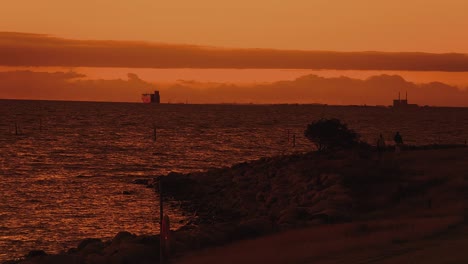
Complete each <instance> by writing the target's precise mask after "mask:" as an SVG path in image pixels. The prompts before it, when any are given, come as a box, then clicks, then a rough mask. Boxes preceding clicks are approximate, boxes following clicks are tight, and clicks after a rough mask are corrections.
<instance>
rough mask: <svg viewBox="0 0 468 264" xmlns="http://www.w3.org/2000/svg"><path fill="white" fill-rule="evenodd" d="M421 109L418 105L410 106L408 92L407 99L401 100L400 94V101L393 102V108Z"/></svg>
mask: <svg viewBox="0 0 468 264" xmlns="http://www.w3.org/2000/svg"><path fill="white" fill-rule="evenodd" d="M416 107H419V106H418V105H417V104H408V92H406V99H404V100H403V99H400V93H398V99H394V100H393V108H398V109H407V108H416Z"/></svg>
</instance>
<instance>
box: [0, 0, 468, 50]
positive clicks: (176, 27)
mask: <svg viewBox="0 0 468 264" xmlns="http://www.w3.org/2000/svg"><path fill="white" fill-rule="evenodd" d="M466 10H468V1H466V0H392V1H376V0H352V1H350V0H289V1H284V0H236V1H220V0H197V1H193V0H172V1H166V0H164V1H163V0H132V1H128V0H80V1H76V0H75V1H74V0H70V1H63V0H41V1H37V0H15V1H3V2H2V7H1V8H0V25H1V31H12V32H30V33H45V34H52V35H56V36H59V37H65V38H74V39H114V40H144V41H152V42H153V41H154V42H167V43H186V44H201V45H212V46H221V47H235V48H237V47H242V48H254V47H258V48H277V49H305V50H334V51H367V50H377V51H424V52H436V53H440V52H459V53H468V34H466V33H465V31H466V28H468V18H467V16H466Z"/></svg>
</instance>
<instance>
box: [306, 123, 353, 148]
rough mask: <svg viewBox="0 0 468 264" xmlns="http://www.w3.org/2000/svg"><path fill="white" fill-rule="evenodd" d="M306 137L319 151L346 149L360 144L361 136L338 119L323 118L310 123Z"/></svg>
mask: <svg viewBox="0 0 468 264" xmlns="http://www.w3.org/2000/svg"><path fill="white" fill-rule="evenodd" d="M304 136H305V137H306V138H307V139H309V140H310V141H312V142H313V143H314V144H315V146H316V147H317V149H318V151H323V150H327V149H328V150H332V149H346V148H351V147H353V146H355V145H357V144H358V143H359V142H358V139H359V135H358V134H357V133H356V132H354V131H353V130H351V129H349V128H348V126H347V125H346V124H344V123H341V121H340V120H339V119H336V118H332V119H324V118H322V119H320V120H317V121H314V122H312V123H310V124H309V125H307V129H306V130H305V131H304Z"/></svg>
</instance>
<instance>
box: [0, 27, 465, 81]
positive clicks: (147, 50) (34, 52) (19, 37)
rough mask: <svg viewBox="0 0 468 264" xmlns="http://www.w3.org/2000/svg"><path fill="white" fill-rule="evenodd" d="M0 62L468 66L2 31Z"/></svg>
mask: <svg viewBox="0 0 468 264" xmlns="http://www.w3.org/2000/svg"><path fill="white" fill-rule="evenodd" d="M0 65H3V66H64V67H125V68H202V69H203V68H235V69H335V70H399V71H446V72H465V71H468V56H467V55H465V54H457V53H449V54H432V53H418V52H401V53H396V52H331V51H299V50H273V49H226V48H214V47H203V46H193V45H177V44H158V43H145V42H130V41H96V40H72V39H62V38H55V37H50V36H47V35H39V34H26V33H11V32H3V33H1V32H0Z"/></svg>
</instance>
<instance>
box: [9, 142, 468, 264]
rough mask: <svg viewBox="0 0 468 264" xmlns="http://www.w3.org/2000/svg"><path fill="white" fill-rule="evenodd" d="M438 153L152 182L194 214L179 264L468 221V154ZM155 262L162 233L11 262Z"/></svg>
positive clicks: (319, 159)
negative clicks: (307, 240)
mask: <svg viewBox="0 0 468 264" xmlns="http://www.w3.org/2000/svg"><path fill="white" fill-rule="evenodd" d="M437 148H439V149H436V148H435V147H427V146H426V147H409V148H408V149H411V150H412V151H403V152H401V153H399V154H398V153H395V152H393V151H388V152H385V153H384V155H383V156H382V158H381V159H379V158H378V155H377V154H376V153H375V152H374V151H373V150H371V149H354V150H347V151H340V152H335V153H317V152H311V153H306V154H294V155H288V156H279V157H272V158H262V159H260V160H256V161H252V162H246V163H240V164H237V165H234V166H232V167H230V168H220V169H214V170H210V171H207V172H197V173H189V174H178V173H170V174H169V175H167V176H164V177H159V178H157V179H155V182H153V183H150V184H152V185H155V186H157V183H158V181H162V186H163V191H164V195H165V197H166V199H171V200H177V201H180V202H181V203H182V207H183V208H184V209H185V210H187V211H188V212H190V213H191V214H193V215H194V217H193V219H192V220H191V221H190V223H189V224H187V225H186V226H184V227H182V228H180V229H179V230H177V231H172V233H171V251H172V252H171V255H172V259H173V260H174V259H175V260H177V259H178V258H179V257H181V256H184V255H186V254H187V253H188V252H195V251H196V250H199V249H202V248H209V247H212V246H221V245H227V244H230V243H232V242H233V241H236V240H244V239H251V238H255V237H260V236H264V235H269V234H274V233H278V232H283V231H288V230H292V229H303V228H310V227H317V228H320V227H321V226H336V225H340V224H349V223H362V222H363V221H366V223H368V222H369V221H374V220H381V219H387V220H388V219H395V218H400V217H402V216H405V217H406V218H408V219H413V218H418V219H420V218H421V217H431V219H434V217H445V216H447V215H450V216H451V218H447V219H449V220H447V221H445V220H444V221H445V222H444V223H447V225H450V226H456V225H459V224H463V223H464V221H465V211H464V210H460V208H459V207H456V208H452V207H453V206H452V205H454V204H455V202H454V201H457V204H459V203H462V205H463V206H464V205H465V204H466V203H465V202H466V200H467V199H468V197H467V195H466V191H467V190H468V182H467V180H468V175H467V171H466V163H465V162H466V161H467V160H468V159H467V156H468V155H467V154H468V149H467V148H465V147H463V146H445V147H441V146H438V147H437ZM444 219H445V218H444ZM359 226H361V225H359ZM361 227H362V228H357V229H356V230H354V231H355V233H357V234H359V235H365V234H367V233H372V232H373V231H372V230H373V227H372V225H370V224H366V225H362V226H361ZM439 229H440V228H439ZM439 229H437V230H436V231H437V232H439V231H440V230H439ZM442 229H443V228H442ZM436 231H434V230H430V231H427V232H426V233H424V236H427V235H429V234H433V233H434V232H436ZM419 238H420V237H419V236H410V237H406V238H402V241H406V239H419ZM395 241H397V240H395ZM398 241H400V240H398ZM158 261H159V236H158V235H155V236H136V235H133V234H130V233H128V232H120V233H119V234H117V235H116V236H115V238H114V239H112V241H101V240H99V239H85V240H83V241H82V242H81V243H80V244H79V245H78V247H77V248H72V249H70V250H68V252H66V253H62V254H58V255H47V254H46V253H45V252H43V251H31V252H30V253H29V254H28V255H27V256H25V258H24V259H21V260H16V261H8V262H6V263H9V264H11V263H157V262H158ZM175 262H177V261H175Z"/></svg>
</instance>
